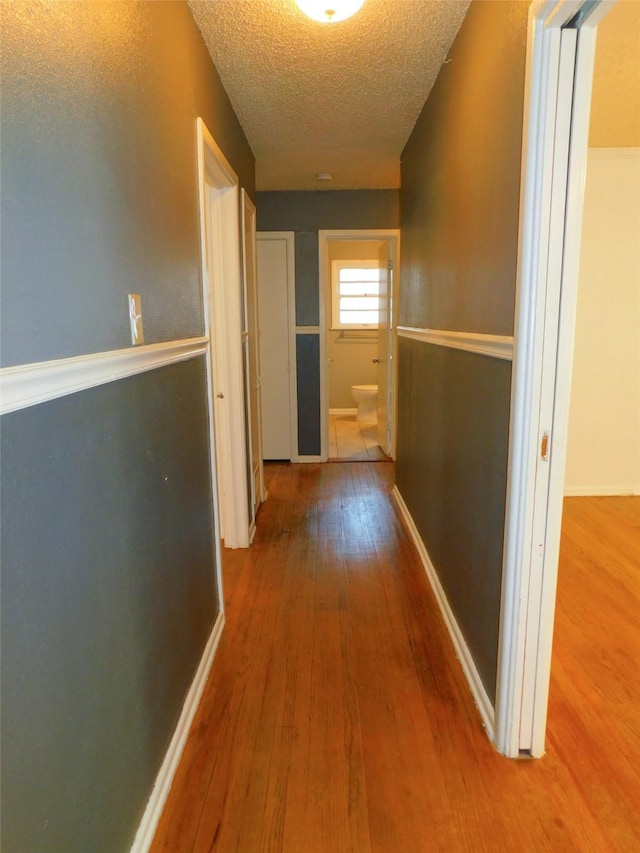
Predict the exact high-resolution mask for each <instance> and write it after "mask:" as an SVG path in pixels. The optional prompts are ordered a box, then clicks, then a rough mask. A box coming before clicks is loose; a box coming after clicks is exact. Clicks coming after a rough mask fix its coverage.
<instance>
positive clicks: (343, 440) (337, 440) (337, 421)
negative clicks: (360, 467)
mask: <svg viewBox="0 0 640 853" xmlns="http://www.w3.org/2000/svg"><path fill="white" fill-rule="evenodd" d="M388 458H389V457H388V456H386V455H385V454H384V453H383V452H382V449H381V448H380V446H379V445H378V438H377V427H376V426H372V427H368V428H366V429H363V430H361V429H360V428H359V427H358V424H357V423H356V416H355V415H332V414H329V459H331V460H336V459H340V460H347V459H348V460H349V461H351V462H353V461H354V460H356V459H361V460H363V461H367V462H373V461H375V460H376V459H378V460H380V461H385V460H388Z"/></svg>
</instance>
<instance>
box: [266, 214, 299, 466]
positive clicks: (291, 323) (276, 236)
mask: <svg viewBox="0 0 640 853" xmlns="http://www.w3.org/2000/svg"><path fill="white" fill-rule="evenodd" d="M256 240H260V241H262V240H284V241H285V243H286V246H287V315H288V316H287V327H288V330H289V339H288V352H289V423H290V425H291V426H290V429H291V439H290V441H291V461H292V462H299V461H300V457H299V455H298V373H297V365H296V235H295V231H258V232H256ZM258 287H260V282H258Z"/></svg>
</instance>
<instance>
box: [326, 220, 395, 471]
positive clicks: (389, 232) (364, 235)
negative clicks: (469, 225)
mask: <svg viewBox="0 0 640 853" xmlns="http://www.w3.org/2000/svg"><path fill="white" fill-rule="evenodd" d="M332 240H371V241H372V242H373V241H375V242H379V241H381V240H387V242H388V243H389V255H390V257H391V260H392V262H393V292H392V294H391V303H392V305H393V306H394V307H393V309H392V310H393V314H392V320H391V329H390V333H389V352H390V353H391V354H392V355H391V356H390V362H389V373H388V381H389V386H390V389H391V390H390V394H389V396H390V399H391V451H392V459H395V458H396V435H397V420H398V412H397V393H396V389H397V377H398V359H397V335H396V326H397V323H396V318H397V317H398V298H399V292H400V288H399V283H400V273H399V265H400V229H399V228H368V229H365V228H358V229H345V228H339V229H321V230H319V231H318V286H319V300H320V313H319V319H320V459H321V461H322V462H326V461H327V459H328V458H329V417H328V415H329V371H328V370H327V317H326V307H325V306H326V293H325V288H326V286H327V281H329V280H330V276H331V268H330V266H329V242H331V241H332Z"/></svg>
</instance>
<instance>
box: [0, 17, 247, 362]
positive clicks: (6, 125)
mask: <svg viewBox="0 0 640 853" xmlns="http://www.w3.org/2000/svg"><path fill="white" fill-rule="evenodd" d="M1 14H2V114H3V115H2V201H1V203H2V249H3V251H2V300H3V303H2V307H3V311H2V318H1V322H2V326H1V331H2V347H1V350H0V352H1V357H2V366H4V367H6V366H8V365H12V364H21V363H25V362H29V361H45V360H48V359H53V358H62V357H65V356H72V355H78V354H81V353H85V352H99V351H103V350H110V349H118V348H120V347H126V346H129V345H130V335H129V328H128V325H127V322H126V318H127V293H129V292H134V293H140V294H141V296H142V309H143V316H144V331H145V340H146V342H147V343H155V342H157V341H167V340H175V339H179V338H183V337H188V336H189V335H196V334H201V333H202V329H203V320H202V309H201V305H200V302H201V297H200V278H199V264H198V257H199V232H198V207H197V191H196V180H197V175H196V169H195V163H196V160H195V154H196V130H195V119H196V117H197V116H198V115H201V116H202V117H203V118H204V120H205V122H206V123H207V125H208V127H209V130H210V131H211V132H212V133H213V134H214V136H215V138H216V141H217V142H218V144H219V145H220V146H221V148H222V149H223V151H224V152H225V153H226V154H227V157H228V159H229V160H230V161H231V165H232V166H233V167H234V169H235V170H236V171H237V172H238V175H239V178H240V182H241V184H242V185H243V186H244V187H245V188H246V189H247V190H248V191H249V192H250V193H251V194H253V190H254V178H253V170H254V163H253V157H252V154H251V151H250V150H249V147H248V145H247V143H246V140H245V137H244V134H243V132H242V129H241V127H240V125H239V124H238V122H237V120H236V117H235V114H234V113H233V111H232V110H231V107H230V105H229V101H228V99H227V97H226V94H225V92H224V89H223V88H222V85H221V83H220V80H219V78H218V76H217V73H216V71H215V69H214V67H213V64H212V62H211V60H210V59H209V55H208V53H207V50H206V47H205V46H204V43H203V42H202V39H201V37H200V34H199V32H198V30H197V29H196V26H195V24H194V22H193V19H192V17H191V13H190V12H189V9H188V7H187V6H186V4H185V3H178V2H176V3H160V4H158V3H153V2H149V3H135V2H127V3H108V2H107V3H100V2H81V3H73V4H67V3H53V4H47V5H46V6H37V5H33V4H28V3H24V2H20V0H18V2H16V3H3V4H2V6H1Z"/></svg>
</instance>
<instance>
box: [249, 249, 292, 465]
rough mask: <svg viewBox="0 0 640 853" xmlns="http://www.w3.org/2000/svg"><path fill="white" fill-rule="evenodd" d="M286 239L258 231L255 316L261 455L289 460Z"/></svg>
mask: <svg viewBox="0 0 640 853" xmlns="http://www.w3.org/2000/svg"><path fill="white" fill-rule="evenodd" d="M289 254H290V253H289V251H288V243H287V239H286V238H285V237H284V236H283V237H282V239H273V238H269V239H262V238H261V235H260V234H258V239H257V257H258V316H259V318H260V371H261V400H262V455H263V458H264V459H291V409H290V376H289V372H290V358H289V302H288V287H289V275H290V274H291V273H292V271H290V270H289V269H288V263H289Z"/></svg>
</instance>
